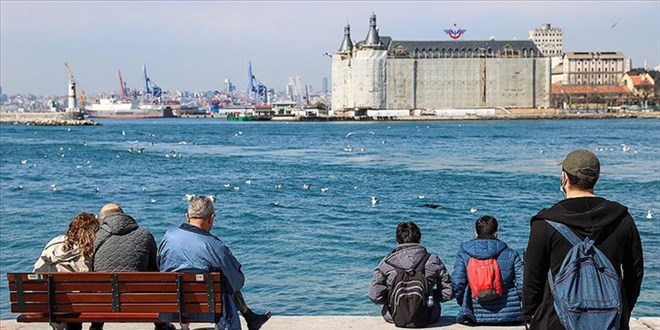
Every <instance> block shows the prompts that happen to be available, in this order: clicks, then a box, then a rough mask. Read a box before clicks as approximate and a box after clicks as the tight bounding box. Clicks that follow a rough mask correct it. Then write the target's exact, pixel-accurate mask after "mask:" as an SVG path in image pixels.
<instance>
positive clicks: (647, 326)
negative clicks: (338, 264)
mask: <svg viewBox="0 0 660 330" xmlns="http://www.w3.org/2000/svg"><path fill="white" fill-rule="evenodd" d="M175 325H176V327H177V329H180V326H179V325H178V324H175ZM242 325H243V329H247V326H246V325H245V322H242ZM86 328H87V325H86V324H85V325H83V329H86ZM153 328H154V325H153V324H150V323H149V324H147V323H124V324H122V323H106V324H105V326H104V329H105V330H124V329H133V330H152V329H153ZM43 329H48V325H46V324H45V323H17V322H16V321H14V320H2V321H0V330H43ZM190 329H191V330H213V329H214V328H213V325H212V324H203V323H195V324H191V325H190ZM261 329H262V330H349V329H350V330H393V329H398V328H396V327H394V325H391V324H388V323H385V322H384V321H383V319H382V318H380V317H372V316H274V317H273V318H272V319H270V320H269V321H268V323H266V324H265V325H264V326H263V327H262V328H261ZM425 329H449V330H460V329H464V330H467V329H489V330H491V329H492V330H494V329H502V330H518V329H520V330H522V329H524V327H523V326H508V327H506V326H479V327H470V326H466V325H459V324H455V323H454V318H453V317H450V316H443V317H442V318H441V320H440V322H438V323H436V324H434V325H432V326H429V327H427V328H425ZM630 329H631V330H660V317H642V318H634V319H631V320H630Z"/></svg>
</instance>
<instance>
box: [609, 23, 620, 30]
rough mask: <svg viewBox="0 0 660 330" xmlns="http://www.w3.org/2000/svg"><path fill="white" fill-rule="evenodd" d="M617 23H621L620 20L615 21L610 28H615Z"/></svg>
mask: <svg viewBox="0 0 660 330" xmlns="http://www.w3.org/2000/svg"><path fill="white" fill-rule="evenodd" d="M617 24H619V22H614V24H612V26H610V29H613V28H615V27H616V26H617Z"/></svg>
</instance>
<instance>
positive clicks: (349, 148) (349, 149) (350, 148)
mask: <svg viewBox="0 0 660 330" xmlns="http://www.w3.org/2000/svg"><path fill="white" fill-rule="evenodd" d="M344 151H346V152H351V151H353V147H351V146H350V145H348V146H346V148H344Z"/></svg>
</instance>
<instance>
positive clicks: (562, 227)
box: [545, 220, 590, 246]
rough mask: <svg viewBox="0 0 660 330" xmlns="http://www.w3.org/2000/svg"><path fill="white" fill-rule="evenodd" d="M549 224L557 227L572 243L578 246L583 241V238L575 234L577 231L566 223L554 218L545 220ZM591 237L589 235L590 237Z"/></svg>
mask: <svg viewBox="0 0 660 330" xmlns="http://www.w3.org/2000/svg"><path fill="white" fill-rule="evenodd" d="M545 222H547V223H548V224H549V225H551V226H552V227H553V228H555V229H556V230H557V231H558V232H559V233H560V234H561V235H562V236H564V238H565V239H566V240H567V241H568V242H569V243H571V245H573V246H576V245H578V244H580V243H582V240H581V239H580V238H579V237H578V236H577V235H575V233H574V232H573V231H572V230H570V229H569V228H568V227H567V226H566V225H565V224H563V223H559V222H555V221H552V220H545ZM589 238H590V237H587V239H589Z"/></svg>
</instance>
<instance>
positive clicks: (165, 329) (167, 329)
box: [154, 323, 176, 330]
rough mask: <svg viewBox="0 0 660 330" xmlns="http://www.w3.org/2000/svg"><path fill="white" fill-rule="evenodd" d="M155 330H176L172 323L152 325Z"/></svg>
mask: <svg viewBox="0 0 660 330" xmlns="http://www.w3.org/2000/svg"><path fill="white" fill-rule="evenodd" d="M154 329H155V330H176V327H175V326H174V325H173V324H172V323H161V324H155V325H154Z"/></svg>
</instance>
